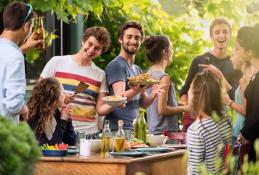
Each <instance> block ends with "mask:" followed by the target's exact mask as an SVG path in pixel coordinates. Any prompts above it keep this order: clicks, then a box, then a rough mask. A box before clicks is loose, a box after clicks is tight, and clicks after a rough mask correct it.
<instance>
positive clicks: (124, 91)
mask: <svg viewBox="0 0 259 175" xmlns="http://www.w3.org/2000/svg"><path fill="white" fill-rule="evenodd" d="M143 37H144V32H143V28H142V26H141V25H140V24H138V23H136V22H127V23H125V24H123V25H122V26H121V28H120V30H119V43H120V45H121V49H120V53H119V55H118V56H117V57H116V58H114V59H113V60H112V61H111V62H110V63H109V64H108V65H107V67H106V69H105V73H106V77H107V82H108V87H109V93H110V95H118V96H125V97H127V104H126V106H125V107H124V108H115V109H114V111H112V112H111V113H110V114H108V115H107V116H106V119H108V120H110V128H111V130H112V131H115V130H117V128H118V127H117V121H118V120H123V121H124V125H123V128H124V131H125V134H126V137H129V134H130V131H131V130H132V129H133V120H134V119H135V118H136V117H137V116H138V111H139V107H140V106H141V107H144V108H146V107H148V106H149V105H150V104H151V103H152V102H153V101H154V98H155V97H156V96H157V92H155V91H153V95H150V96H148V95H147V94H146V93H145V92H144V89H145V88H146V87H143V88H141V87H140V86H138V87H134V88H131V87H130V86H129V85H128V77H132V76H137V75H139V74H141V73H142V70H141V68H140V67H139V66H137V65H135V64H134V61H135V55H136V53H137V51H138V49H139V47H140V44H141V42H142V41H143Z"/></svg>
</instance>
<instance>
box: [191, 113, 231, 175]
mask: <svg viewBox="0 0 259 175" xmlns="http://www.w3.org/2000/svg"><path fill="white" fill-rule="evenodd" d="M186 139H187V149H188V156H189V158H188V174H189V175H195V174H200V169H199V167H200V165H201V164H202V163H204V164H205V166H206V168H207V170H208V172H210V173H212V174H218V172H219V171H221V170H223V166H224V151H225V145H226V144H227V143H230V142H231V124H230V121H229V119H221V121H219V122H215V121H214V120H213V119H212V118H211V117H209V118H206V119H203V120H198V119H197V120H195V122H194V123H193V124H192V125H191V126H190V127H189V128H188V131H187V138H186ZM217 158H219V160H221V164H220V166H219V167H217V166H215V163H216V160H217Z"/></svg>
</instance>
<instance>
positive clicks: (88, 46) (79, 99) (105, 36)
mask: <svg viewBox="0 0 259 175" xmlns="http://www.w3.org/2000/svg"><path fill="white" fill-rule="evenodd" d="M110 42H111V39H110V34H109V32H108V31H107V30H106V28H104V27H90V28H88V29H87V30H86V31H85V33H84V35H83V40H82V47H81V49H80V50H79V51H78V52H77V53H76V54H74V55H65V56H56V57H53V58H52V59H51V60H50V61H49V62H48V63H47V65H46V66H45V68H44V69H43V71H42V73H41V78H47V77H55V78H57V79H58V80H59V81H60V82H61V84H62V85H63V87H64V90H65V93H66V98H65V103H71V105H73V112H72V116H71V117H72V123H73V126H74V129H75V130H76V131H80V132H85V133H86V134H87V137H89V138H96V137H98V132H99V130H98V127H97V117H96V113H97V114H99V115H106V114H107V113H109V112H110V111H112V107H111V106H109V105H106V104H104V102H103V100H102V98H103V97H104V96H106V95H107V94H108V89H107V85H106V77H105V72H104V71H103V70H101V69H100V68H99V67H97V66H96V65H95V64H94V63H93V62H92V61H93V60H94V59H95V58H96V57H98V56H100V55H101V54H102V53H103V52H105V51H107V50H108V48H109V46H110ZM80 81H82V82H84V83H86V84H88V85H89V87H88V88H87V89H86V90H85V91H84V92H83V93H79V94H77V95H76V96H75V97H73V94H74V93H75V89H76V86H77V85H78V83H79V82H80Z"/></svg>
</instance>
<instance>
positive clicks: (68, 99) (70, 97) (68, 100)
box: [64, 93, 74, 105]
mask: <svg viewBox="0 0 259 175" xmlns="http://www.w3.org/2000/svg"><path fill="white" fill-rule="evenodd" d="M73 100H74V95H72V94H67V93H65V100H64V104H65V105H67V104H69V103H71V102H72V101H73Z"/></svg>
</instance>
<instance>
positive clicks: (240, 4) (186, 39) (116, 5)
mask: <svg viewBox="0 0 259 175" xmlns="http://www.w3.org/2000/svg"><path fill="white" fill-rule="evenodd" d="M10 1H11V0H4V1H1V2H0V10H2V9H3V7H4V6H5V5H6V4H7V3H8V2H10ZM256 1H258V0H256ZM25 2H29V3H31V4H32V5H33V7H34V9H36V10H37V11H39V12H47V11H51V12H53V13H55V14H56V16H57V18H58V19H60V20H63V21H64V22H66V23H71V22H76V19H77V15H78V14H80V15H83V16H84V18H85V27H89V26H93V25H102V26H105V27H107V28H108V30H109V31H110V33H111V35H112V45H111V47H110V50H109V51H108V52H107V53H105V54H103V55H102V56H101V57H100V58H98V59H96V60H95V62H96V63H97V65H98V66H100V67H102V68H104V67H105V66H106V65H107V63H108V62H109V61H110V60H111V59H113V58H114V57H115V56H116V55H117V54H118V53H119V49H120V48H119V45H118V36H117V32H118V29H119V26H120V25H121V24H122V23H124V22H125V21H128V20H135V21H138V22H140V23H142V24H143V25H144V28H145V34H146V35H151V34H165V35H168V36H169V37H170V38H171V40H172V43H173V49H174V61H173V63H172V64H171V65H170V66H169V67H168V69H167V72H168V73H169V74H170V76H171V77H172V80H173V82H174V83H175V84H176V88H177V89H179V88H180V87H181V85H182V83H183V82H184V80H185V78H186V74H187V72H188V69H189V65H190V63H191V60H192V59H193V57H195V56H196V55H198V54H201V53H202V52H204V51H205V50H208V48H210V47H211V44H210V41H209V36H208V28H209V23H210V21H211V20H212V19H213V18H215V17H217V16H226V17H227V18H229V19H230V20H231V22H232V24H233V32H232V33H233V36H235V34H236V31H237V30H238V28H239V27H240V25H245V24H249V25H251V24H254V23H256V22H258V19H259V18H258V15H259V13H258V10H257V11H255V12H253V13H248V12H247V7H248V6H251V4H252V3H255V0H141V1H136V0H83V1H82V0H28V1H27V0H25ZM252 5H253V4H252ZM258 8H259V7H258ZM233 38H234V37H233ZM233 42H234V39H232V44H233ZM230 49H231V47H230ZM136 64H138V65H140V66H141V67H142V68H143V69H144V70H145V69H147V67H148V64H147V62H146V61H145V58H144V51H143V49H140V51H139V53H138V54H137V59H136Z"/></svg>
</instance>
